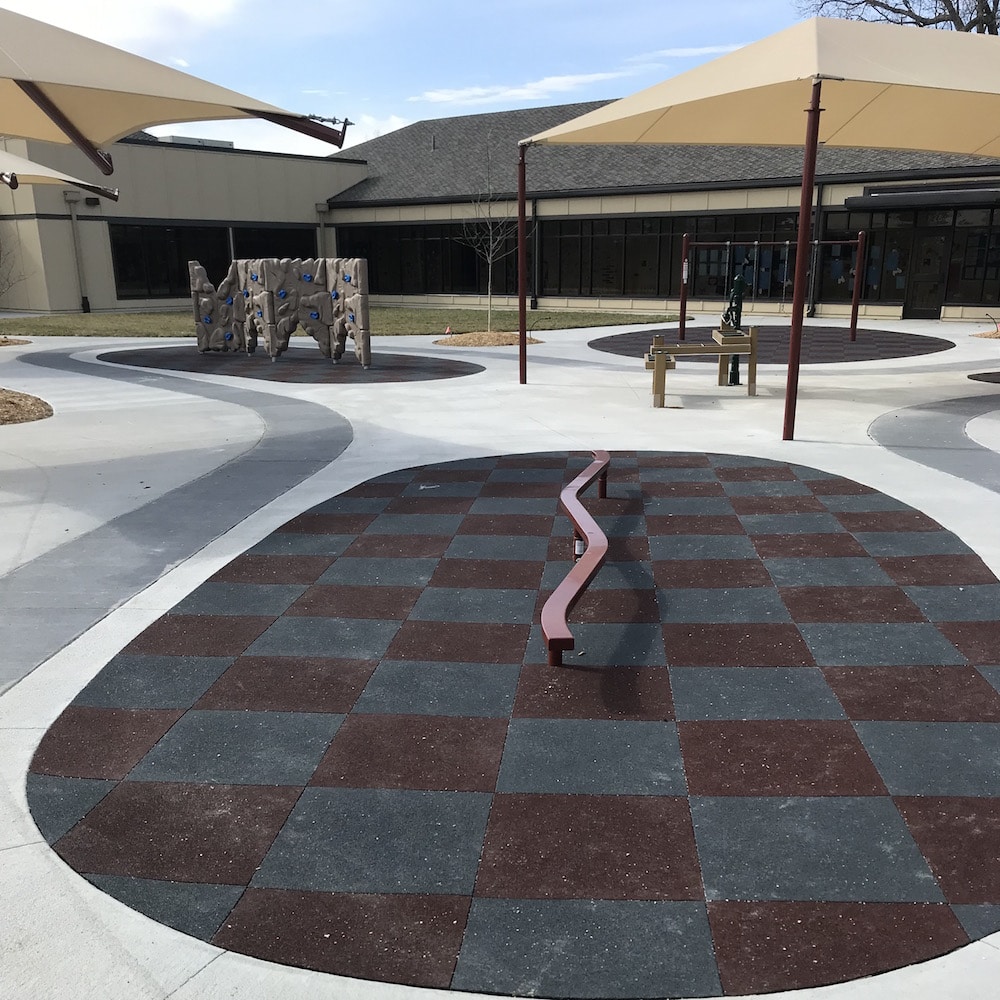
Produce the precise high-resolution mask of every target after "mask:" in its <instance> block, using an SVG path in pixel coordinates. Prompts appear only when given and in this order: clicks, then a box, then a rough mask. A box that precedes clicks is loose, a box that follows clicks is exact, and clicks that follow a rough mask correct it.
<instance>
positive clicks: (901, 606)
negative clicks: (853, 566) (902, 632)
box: [778, 587, 925, 623]
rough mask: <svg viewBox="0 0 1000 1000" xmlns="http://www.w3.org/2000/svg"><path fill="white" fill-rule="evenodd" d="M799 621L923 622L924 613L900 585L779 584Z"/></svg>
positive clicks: (784, 599) (791, 611) (783, 595)
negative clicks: (784, 585)
mask: <svg viewBox="0 0 1000 1000" xmlns="http://www.w3.org/2000/svg"><path fill="white" fill-rule="evenodd" d="M778 593H779V594H780V595H781V599H782V601H784V603H785V607H786V608H788V612H789V614H790V615H791V616H792V618H793V619H794V620H795V621H797V622H843V623H846V622H922V621H924V620H925V619H924V616H923V613H922V612H921V611H920V609H919V608H918V607H917V606H916V605H915V604H914V603H913V602H912V601H911V600H910V599H909V598H908V597H907V596H906V594H905V593H904V592H903V591H902V590H900V589H899V588H898V587H779V588H778Z"/></svg>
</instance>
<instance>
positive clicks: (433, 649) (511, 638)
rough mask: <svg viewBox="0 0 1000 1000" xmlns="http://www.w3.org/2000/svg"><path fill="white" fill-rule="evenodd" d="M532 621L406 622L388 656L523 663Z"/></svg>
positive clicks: (392, 644) (446, 661)
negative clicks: (528, 622)
mask: <svg viewBox="0 0 1000 1000" xmlns="http://www.w3.org/2000/svg"><path fill="white" fill-rule="evenodd" d="M529 631H530V626H528V625H507V624H487V623H482V622H430V621H426V622H425V621H408V622H404V623H403V624H402V626H401V627H400V629H399V631H398V632H397V633H396V635H395V636H394V638H393V640H392V642H391V643H390V645H389V649H388V651H387V652H386V654H385V658H386V659H387V660H439V661H441V662H444V663H521V662H522V661H523V659H524V650H525V647H526V646H527V643H528V633H529Z"/></svg>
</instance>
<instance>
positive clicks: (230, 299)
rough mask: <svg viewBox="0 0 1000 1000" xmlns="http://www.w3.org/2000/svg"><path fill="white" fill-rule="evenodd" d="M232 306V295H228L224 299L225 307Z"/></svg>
mask: <svg viewBox="0 0 1000 1000" xmlns="http://www.w3.org/2000/svg"><path fill="white" fill-rule="evenodd" d="M232 304H233V297H232V295H230V296H228V297H227V298H226V305H227V306H231V305H232Z"/></svg>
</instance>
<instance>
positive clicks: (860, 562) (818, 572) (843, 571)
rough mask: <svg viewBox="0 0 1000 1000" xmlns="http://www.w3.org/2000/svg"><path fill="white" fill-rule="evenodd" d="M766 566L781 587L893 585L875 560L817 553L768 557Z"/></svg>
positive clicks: (765, 562)
mask: <svg viewBox="0 0 1000 1000" xmlns="http://www.w3.org/2000/svg"><path fill="white" fill-rule="evenodd" d="M764 566H765V567H766V569H767V571H768V573H770V574H771V579H772V580H774V582H775V584H776V585H777V586H779V587H892V586H893V585H894V584H893V581H892V580H891V579H890V577H889V575H888V574H887V573H886V572H885V570H883V569H882V567H881V566H879V564H878V563H877V562H875V560H874V559H863V558H855V557H853V556H816V557H814V558H813V557H810V558H805V559H784V558H777V559H765V560H764Z"/></svg>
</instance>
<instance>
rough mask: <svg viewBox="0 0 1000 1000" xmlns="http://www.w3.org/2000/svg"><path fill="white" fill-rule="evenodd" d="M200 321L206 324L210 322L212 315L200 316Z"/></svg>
mask: <svg viewBox="0 0 1000 1000" xmlns="http://www.w3.org/2000/svg"><path fill="white" fill-rule="evenodd" d="M201 321H202V322H203V323H204V324H205V325H206V326H207V325H208V324H209V323H211V322H212V317H211V316H202V317H201Z"/></svg>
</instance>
